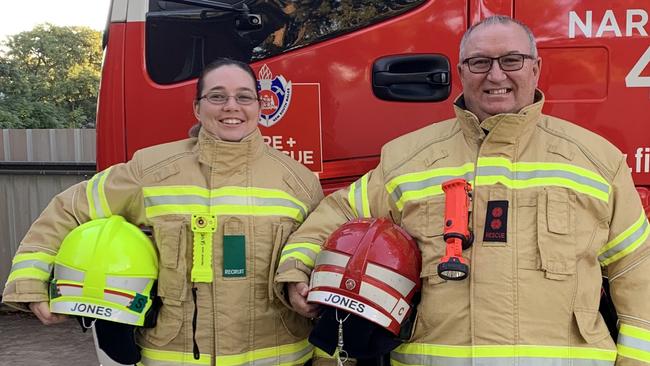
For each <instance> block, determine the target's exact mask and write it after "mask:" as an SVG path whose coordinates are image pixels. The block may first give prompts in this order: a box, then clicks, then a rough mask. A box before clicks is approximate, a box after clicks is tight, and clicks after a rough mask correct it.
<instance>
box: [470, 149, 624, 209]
mask: <svg viewBox="0 0 650 366" xmlns="http://www.w3.org/2000/svg"><path fill="white" fill-rule="evenodd" d="M496 183H501V184H503V185H505V186H507V187H509V188H511V189H523V188H532V187H540V186H548V185H554V186H560V187H566V188H570V189H573V190H575V191H576V192H580V193H584V194H587V195H590V196H592V197H594V198H597V199H599V200H601V201H605V202H608V201H609V194H610V192H611V186H610V184H609V183H608V182H607V181H606V180H605V179H604V178H603V177H601V176H600V175H598V174H596V173H594V172H592V171H589V170H587V169H584V168H580V167H577V166H574V165H569V164H562V163H541V162H518V163H513V162H511V161H510V160H508V159H505V158H487V157H482V158H479V159H478V163H477V170H476V185H477V186H479V185H493V184H496Z"/></svg>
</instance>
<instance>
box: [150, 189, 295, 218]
mask: <svg viewBox="0 0 650 366" xmlns="http://www.w3.org/2000/svg"><path fill="white" fill-rule="evenodd" d="M143 194H144V199H145V213H146V215H147V217H150V218H151V217H156V216H161V215H170V214H207V213H209V214H213V215H258V216H287V217H290V218H293V219H294V220H296V221H299V222H302V221H303V220H304V218H305V217H306V216H307V212H308V208H307V206H306V205H305V204H303V203H302V202H301V201H299V200H297V199H296V198H294V197H292V196H291V195H289V194H288V193H286V192H284V191H281V190H275V189H266V188H253V187H223V188H218V189H214V190H208V189H205V188H201V187H196V186H165V187H144V188H143Z"/></svg>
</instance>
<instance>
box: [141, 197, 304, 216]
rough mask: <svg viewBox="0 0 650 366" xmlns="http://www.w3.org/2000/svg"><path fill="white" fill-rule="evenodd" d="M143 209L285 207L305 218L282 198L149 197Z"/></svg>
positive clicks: (291, 203)
mask: <svg viewBox="0 0 650 366" xmlns="http://www.w3.org/2000/svg"><path fill="white" fill-rule="evenodd" d="M144 205H145V207H154V206H160V205H201V206H221V205H235V206H258V207H277V206H281V207H286V208H292V209H296V210H298V211H300V214H301V215H302V217H303V218H304V217H306V216H307V211H305V209H304V208H303V207H302V206H300V205H298V204H296V203H295V202H292V201H291V200H288V199H284V198H268V197H254V196H219V197H212V198H208V197H202V196H197V195H177V196H149V197H145V199H144Z"/></svg>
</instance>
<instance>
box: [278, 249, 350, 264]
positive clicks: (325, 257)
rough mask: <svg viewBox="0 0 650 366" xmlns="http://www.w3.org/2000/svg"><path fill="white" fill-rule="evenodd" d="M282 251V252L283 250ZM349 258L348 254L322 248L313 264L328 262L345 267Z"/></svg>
mask: <svg viewBox="0 0 650 366" xmlns="http://www.w3.org/2000/svg"><path fill="white" fill-rule="evenodd" d="M282 253H283V254H284V252H282ZM349 260H350V256H348V255H345V254H341V253H336V252H331V251H329V250H322V251H321V252H320V253H319V254H318V257H317V258H316V264H315V265H316V266H320V265H323V264H329V265H333V266H339V267H345V266H347V265H348V261H349Z"/></svg>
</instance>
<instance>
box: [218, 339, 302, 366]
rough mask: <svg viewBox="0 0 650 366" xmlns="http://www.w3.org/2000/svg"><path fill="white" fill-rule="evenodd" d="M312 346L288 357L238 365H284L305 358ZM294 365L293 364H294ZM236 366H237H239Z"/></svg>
mask: <svg viewBox="0 0 650 366" xmlns="http://www.w3.org/2000/svg"><path fill="white" fill-rule="evenodd" d="M313 350H314V346H312V345H310V344H307V345H306V346H305V348H304V349H301V350H300V351H298V352H294V353H291V354H288V355H282V356H280V357H267V358H263V359H260V360H255V361H253V362H244V363H240V364H239V365H241V366H275V365H285V364H287V363H290V362H297V361H298V360H300V359H301V358H303V357H305V355H307V354H308V353H311V352H313ZM294 364H295V363H294ZM217 365H219V357H217ZM239 365H238V366H239Z"/></svg>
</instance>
